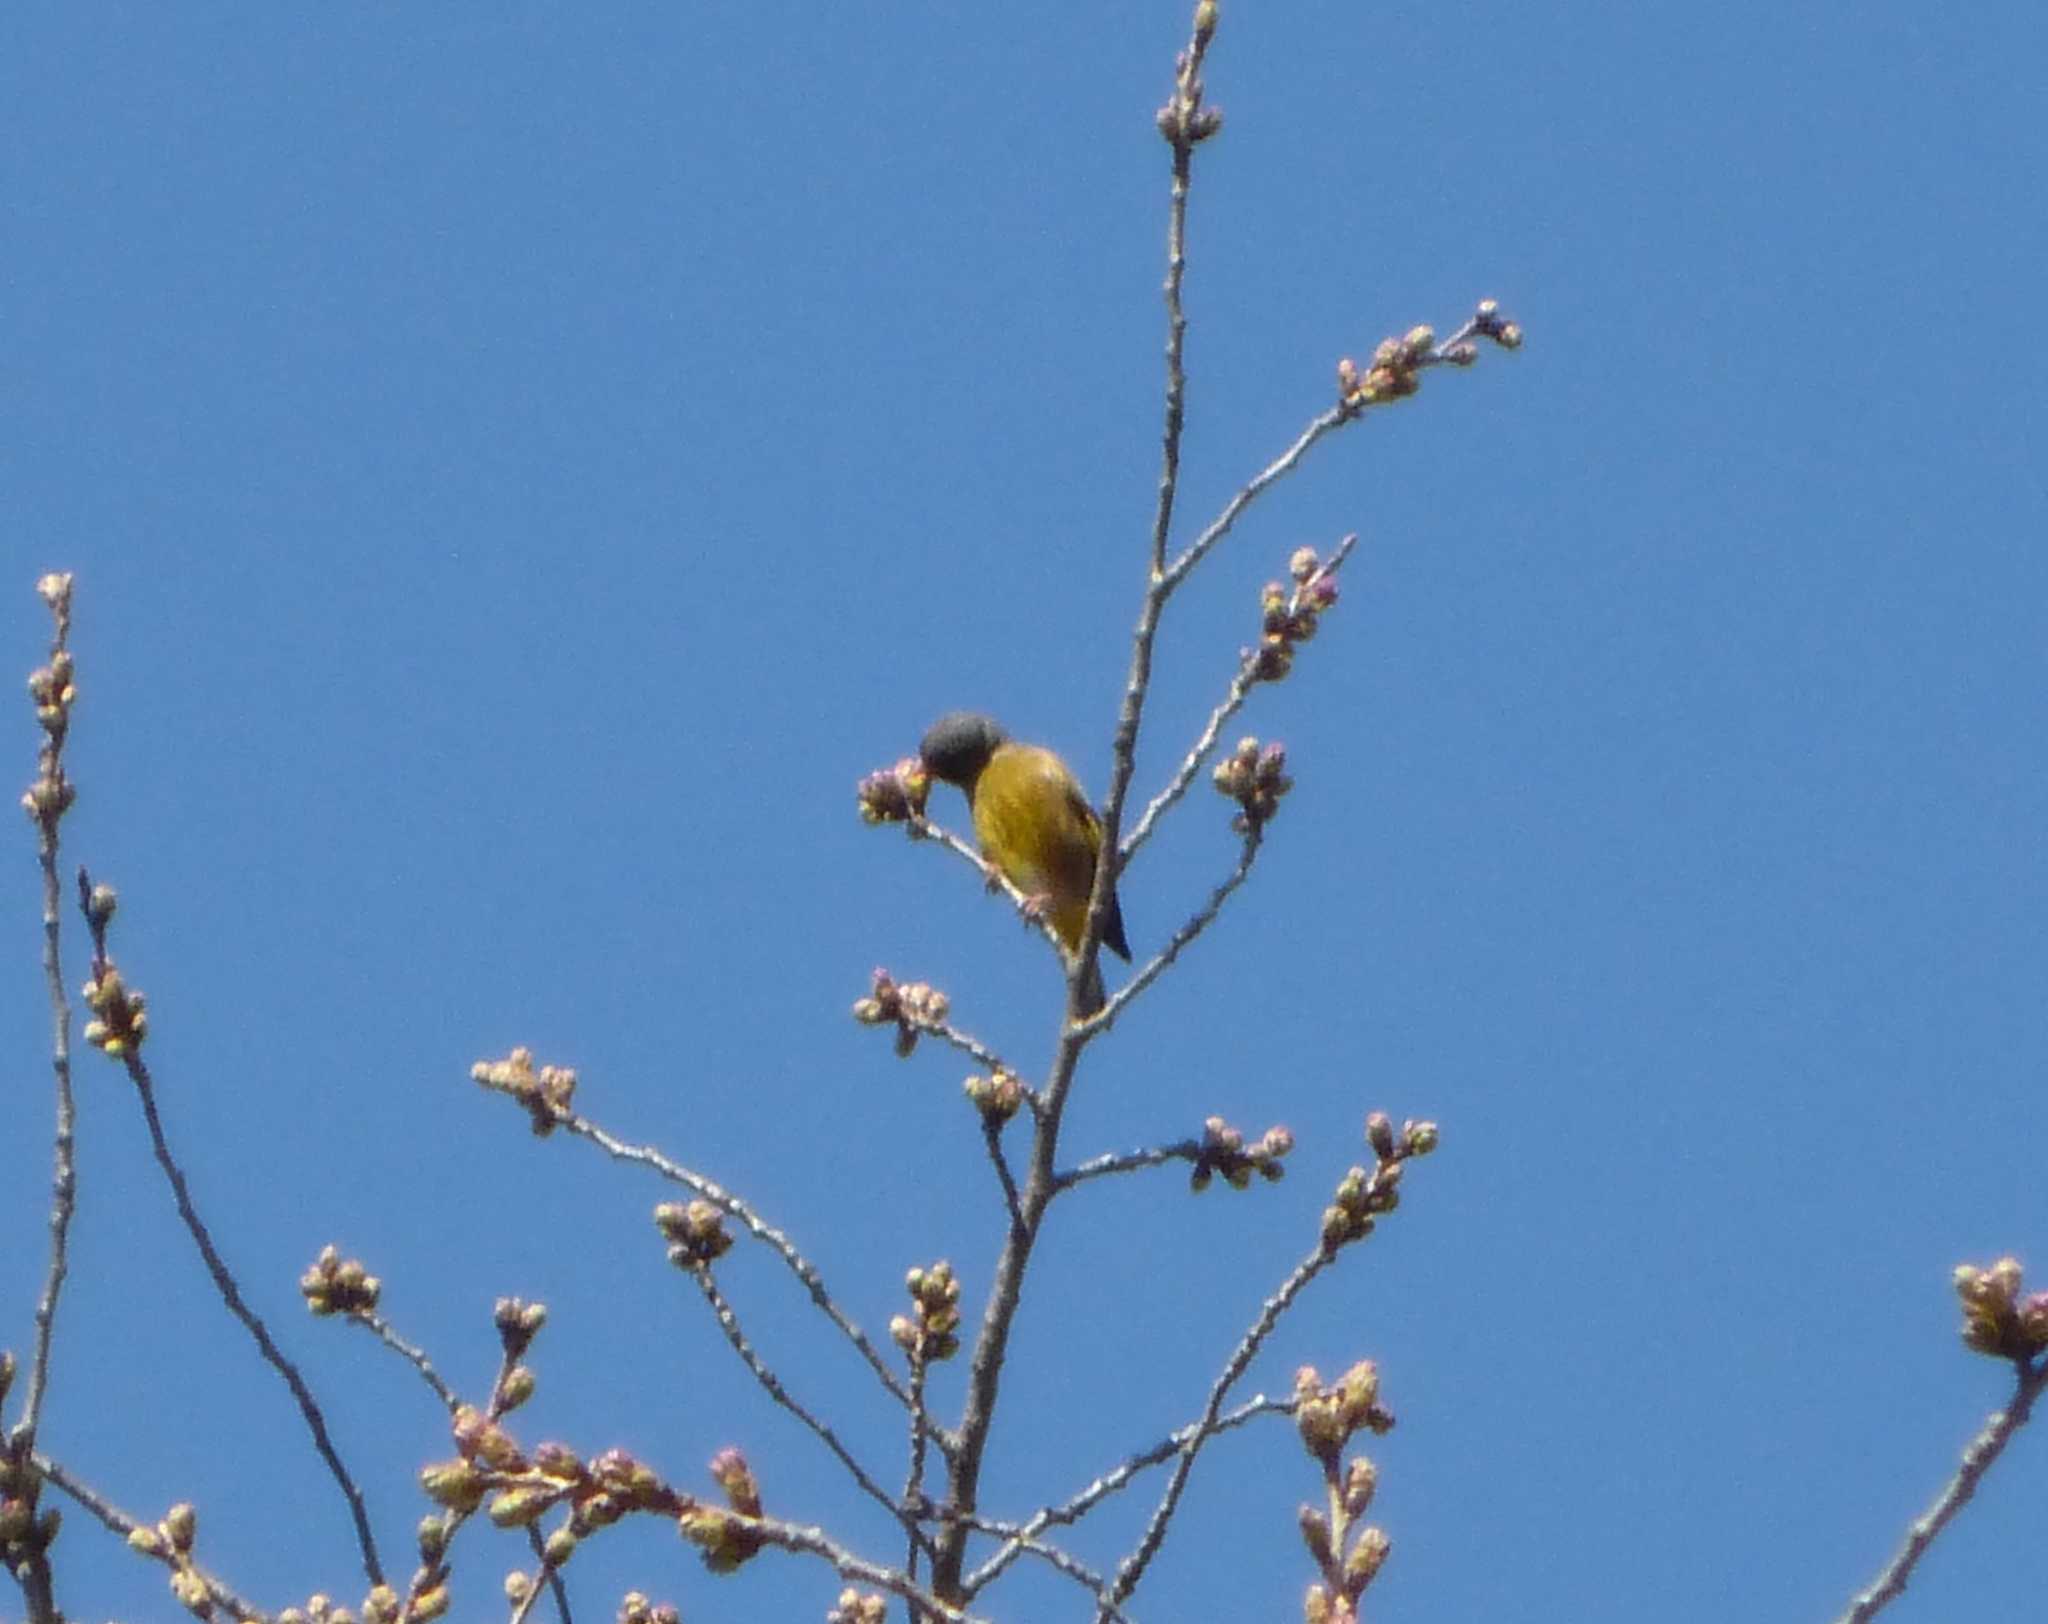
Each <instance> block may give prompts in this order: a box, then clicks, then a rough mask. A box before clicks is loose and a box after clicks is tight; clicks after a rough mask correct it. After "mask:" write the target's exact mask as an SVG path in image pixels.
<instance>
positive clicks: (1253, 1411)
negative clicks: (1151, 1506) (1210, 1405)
mask: <svg viewBox="0 0 2048 1624" xmlns="http://www.w3.org/2000/svg"><path fill="white" fill-rule="evenodd" d="M1293 1413H1294V1400H1293V1399H1291V1398H1285V1399H1278V1398H1268V1397H1266V1395H1265V1394H1263V1393H1261V1394H1260V1395H1259V1396H1258V1397H1257V1398H1251V1399H1246V1400H1245V1402H1244V1403H1242V1404H1240V1405H1239V1406H1238V1407H1237V1408H1236V1409H1234V1410H1232V1411H1231V1412H1230V1413H1229V1414H1228V1415H1221V1416H1218V1417H1217V1418H1216V1420H1215V1421H1214V1423H1212V1424H1211V1425H1210V1426H1209V1427H1208V1428H1207V1436H1209V1437H1211V1438H1213V1437H1215V1436H1216V1435H1217V1434H1218V1433H1222V1432H1229V1431H1230V1430H1232V1429H1233V1428H1235V1427H1241V1426H1243V1425H1244V1424H1245V1423H1246V1422H1247V1421H1252V1420H1256V1419H1257V1418H1258V1417H1259V1416H1262V1415H1292V1414H1293ZM1203 1431H1204V1428H1203V1425H1202V1423H1201V1422H1199V1421H1190V1422H1189V1423H1188V1424H1187V1425H1186V1426H1184V1427H1181V1428H1179V1429H1178V1430H1177V1431H1174V1432H1170V1433H1168V1434H1167V1435H1166V1436H1165V1437H1164V1438H1162V1439H1160V1441H1159V1442H1158V1443H1156V1444H1154V1445H1152V1447H1151V1448H1149V1449H1143V1450H1140V1451H1139V1452H1138V1453H1137V1454H1135V1455H1132V1456H1131V1457H1130V1458H1129V1459H1127V1460H1125V1461H1123V1462H1122V1463H1121V1464H1119V1465H1117V1466H1115V1467H1113V1468H1112V1469H1111V1470H1109V1471H1107V1472H1105V1473H1103V1474H1102V1476H1100V1477H1098V1478H1097V1479H1096V1480H1095V1481H1094V1482H1093V1483H1090V1484H1089V1485H1088V1486H1087V1487H1086V1488H1085V1489H1083V1490H1081V1492H1080V1493H1078V1494H1076V1495H1073V1496H1072V1497H1071V1498H1069V1499H1067V1500H1064V1501H1062V1502H1061V1503H1060V1504H1059V1505H1057V1506H1046V1507H1043V1508H1042V1509H1040V1510H1038V1511H1035V1512H1033V1513H1032V1514H1031V1516H1030V1517H1029V1518H1027V1519H1026V1520H1025V1521H1024V1522H1022V1523H1019V1524H1017V1525H1015V1526H1014V1527H1006V1526H1005V1525H1003V1524H1000V1523H993V1522H984V1523H982V1524H980V1525H979V1526H981V1527H982V1528H983V1529H984V1530H985V1531H986V1532H989V1533H993V1534H995V1535H996V1537H998V1538H999V1539H1002V1540H1004V1541H1005V1544H1004V1545H1003V1547H1002V1549H1000V1550H998V1551H997V1552H996V1553H995V1554H994V1555H993V1556H991V1557H990V1558H989V1559H988V1560H987V1561H986V1562H984V1563H982V1565H981V1566H980V1567H978V1568H976V1569H975V1570H974V1572H973V1574H972V1575H971V1576H970V1577H969V1578H968V1580H967V1583H966V1586H965V1593H966V1594H967V1595H968V1596H970V1597H972V1596H976V1595H979V1594H980V1593H981V1591H982V1590H984V1589H985V1588H987V1586H988V1584H989V1583H990V1581H992V1580H993V1579H995V1578H996V1576H997V1575H998V1574H1000V1573H1001V1572H1002V1571H1003V1570H1004V1569H1005V1568H1007V1567H1008V1566H1009V1565H1010V1564H1011V1563H1012V1562H1014V1561H1015V1560H1016V1559H1017V1557H1018V1556H1019V1555H1020V1554H1022V1550H1023V1547H1022V1544H1021V1543H1019V1542H1021V1541H1022V1540H1025V1539H1030V1538H1035V1537H1036V1536H1037V1535H1039V1534H1041V1533H1043V1532H1044V1531H1045V1530H1046V1529H1048V1528H1052V1527H1056V1526H1058V1527H1064V1526H1066V1525H1067V1524H1070V1523H1076V1522H1079V1521H1080V1520H1081V1518H1082V1517H1084V1516H1086V1515H1087V1514H1088V1513H1089V1512H1090V1511H1093V1510H1094V1509H1095V1507H1096V1506H1098V1505H1100V1504H1101V1503H1102V1502H1103V1501H1104V1500H1106V1499H1108V1498H1109V1497H1110V1496H1111V1495H1112V1494H1115V1493H1116V1492H1117V1491H1118V1490H1119V1489H1122V1488H1123V1487H1124V1486H1125V1485H1127V1484H1128V1483H1130V1481H1131V1480H1132V1479H1133V1478H1135V1477H1136V1476H1137V1475H1138V1474H1139V1473H1140V1472H1144V1471H1147V1470H1149V1469H1150V1468H1152V1467H1154V1466H1157V1465H1159V1464H1160V1463H1161V1462H1162V1461H1167V1460H1171V1459H1172V1458H1173V1457H1174V1456H1175V1455H1177V1454H1179V1453H1180V1452H1181V1451H1182V1450H1183V1449H1185V1448H1186V1447H1187V1446H1188V1444H1189V1442H1190V1441H1192V1440H1193V1439H1194V1438H1196V1437H1197V1436H1199V1435H1201V1434H1202V1433H1203Z"/></svg>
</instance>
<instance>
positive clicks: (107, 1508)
mask: <svg viewBox="0 0 2048 1624" xmlns="http://www.w3.org/2000/svg"><path fill="white" fill-rule="evenodd" d="M35 1469H36V1473H37V1475H38V1476H40V1477H43V1478H45V1479H47V1480H48V1481H49V1482H51V1483H54V1484H56V1486H57V1487H58V1488H59V1489H61V1490H63V1491H64V1493H66V1494H68V1495H70V1496H71V1498H72V1499H73V1500H75V1501H77V1502H78V1504H79V1505H80V1506H82V1507H84V1509H85V1510H86V1511H87V1512H88V1513H90V1514H91V1515H92V1516H93V1517H94V1518H96V1519H97V1520H98V1521H99V1523H100V1524H101V1525H102V1526H103V1527H104V1528H106V1529H107V1531H108V1532H109V1533H112V1534H117V1535H119V1536H120V1538H121V1539H122V1540H124V1541H125V1540H126V1539H127V1538H128V1536H129V1535H130V1534H132V1533H134V1532H135V1531H136V1529H138V1528H150V1529H153V1528H154V1527H155V1526H156V1525H155V1524H154V1523H145V1522H143V1521H141V1520H140V1519H138V1518H135V1517H131V1516H129V1515H128V1513H127V1512H125V1511H123V1510H122V1509H121V1508H120V1507H119V1506H117V1505H115V1504H114V1503H113V1502H112V1501H110V1500H107V1499H104V1498H102V1497H101V1496H100V1495H99V1494H98V1493H97V1492H96V1491H94V1490H93V1489H91V1488H89V1487H87V1486H86V1485H85V1484H83V1483H81V1482H79V1480H78V1479H77V1478H75V1477H73V1476H72V1475H71V1474H70V1473H69V1472H67V1471H66V1470H65V1469H64V1468H63V1467H62V1466H59V1465H58V1464H57V1463H56V1462H55V1461H54V1460H52V1459H50V1457H49V1456H48V1455H37V1456H36V1457H35ZM194 1571H195V1572H198V1574H199V1579H200V1582H201V1583H202V1584H204V1585H205V1586H206V1593H207V1594H208V1595H209V1596H211V1597H212V1598H213V1601H214V1605H215V1606H218V1607H225V1608H226V1609H227V1610H228V1611H229V1612H231V1613H233V1614H234V1615H235V1617H237V1618H239V1619H243V1620H245V1621H246V1624H263V1621H264V1620H265V1619H267V1618H268V1617H269V1614H267V1613H265V1612H264V1611H263V1609H262V1608H260V1607H258V1606H257V1605H256V1604H255V1603H254V1602H250V1601H244V1600H243V1599H242V1598H241V1597H240V1596H238V1595H236V1594H235V1593H234V1591H232V1590H230V1589H229V1588H228V1587H227V1586H226V1585H224V1584H222V1583H221V1582H220V1580H218V1579H216V1578H215V1577H214V1576H213V1575H212V1574H210V1573H207V1572H204V1571H202V1570H198V1569H195V1570H194Z"/></svg>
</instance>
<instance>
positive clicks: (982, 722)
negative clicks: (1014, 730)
mask: <svg viewBox="0 0 2048 1624" xmlns="http://www.w3.org/2000/svg"><path fill="white" fill-rule="evenodd" d="M1009 737H1010V735H1009V734H1007V733H1005V732H1004V731H1003V730H1002V728H1001V726H1000V725H999V724H998V723H997V722H996V719H995V718H994V717H992V716H983V715H981V714H980V713H979V712H978V711H954V712H952V713H951V714H950V715H946V716H941V717H940V718H939V719H938V720H937V721H936V722H934V723H932V725H931V726H930V727H928V728H926V729H925V733H924V742H923V743H922V744H920V745H919V746H918V747H917V753H918V756H919V757H920V758H921V759H922V760H923V762H924V766H925V771H926V772H928V773H930V774H931V775H932V777H934V778H936V779H939V780H940V781H941V782H943V783H947V784H957V785H958V786H959V787H960V788H961V789H972V788H973V787H974V781H975V780H976V779H977V778H979V777H980V776H981V769H982V768H984V767H986V766H987V765H988V758H989V757H990V756H992V755H994V754H995V753H996V746H997V745H999V744H1003V743H1005V742H1007V741H1008V739H1009Z"/></svg>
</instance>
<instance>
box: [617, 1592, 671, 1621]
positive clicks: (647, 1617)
mask: <svg viewBox="0 0 2048 1624" xmlns="http://www.w3.org/2000/svg"><path fill="white" fill-rule="evenodd" d="M617 1624H683V1615H682V1613H681V1611H680V1610H679V1609H678V1608H677V1607H676V1604H675V1603H674V1602H670V1601H665V1602H661V1603H658V1604H657V1603H655V1602H652V1601H649V1600H648V1599H647V1598H646V1597H645V1596H643V1595H641V1594H640V1592H639V1591H637V1590H629V1591H627V1592H626V1595H625V1599H624V1600H622V1601H621V1602H620V1603H619V1616H618V1621H617Z"/></svg>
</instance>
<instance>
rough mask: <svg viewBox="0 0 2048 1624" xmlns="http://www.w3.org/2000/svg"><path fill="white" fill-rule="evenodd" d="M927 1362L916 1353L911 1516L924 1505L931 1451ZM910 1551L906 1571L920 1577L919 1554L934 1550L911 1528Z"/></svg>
mask: <svg viewBox="0 0 2048 1624" xmlns="http://www.w3.org/2000/svg"><path fill="white" fill-rule="evenodd" d="M924 1375H925V1362H924V1360H923V1358H922V1357H920V1356H918V1355H915V1354H913V1355H912V1356H911V1361H910V1399H911V1404H910V1465H909V1468H908V1470H906V1472H905V1473H904V1477H903V1504H904V1506H905V1507H907V1508H908V1509H909V1510H910V1512H911V1514H912V1515H916V1514H917V1513H918V1512H919V1511H920V1510H921V1509H922V1508H923V1507H924V1505H925V1492H924V1465H925V1457H926V1455H927V1454H928V1453H929V1451H930V1445H931V1436H932V1418H931V1414H930V1412H929V1411H927V1410H926V1409H925V1407H924ZM909 1537H910V1548H909V1550H908V1551H907V1552H905V1554H904V1563H903V1571H904V1572H905V1573H907V1574H908V1575H909V1576H910V1577H911V1578H912V1579H915V1578H916V1577H917V1562H918V1558H919V1556H920V1555H922V1554H923V1553H924V1552H926V1551H928V1550H930V1549H931V1545H930V1542H929V1541H928V1540H927V1539H926V1538H925V1535H924V1530H923V1529H921V1528H912V1529H911V1531H910V1536H909Z"/></svg>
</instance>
